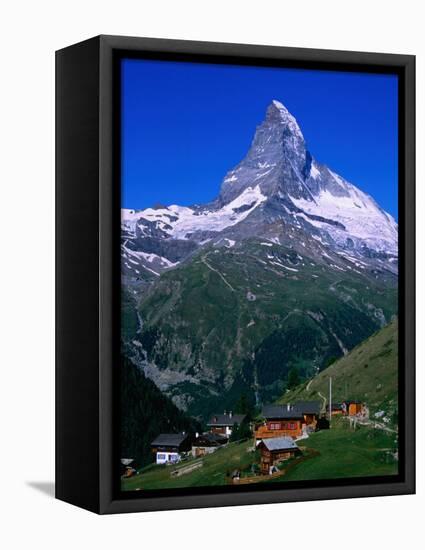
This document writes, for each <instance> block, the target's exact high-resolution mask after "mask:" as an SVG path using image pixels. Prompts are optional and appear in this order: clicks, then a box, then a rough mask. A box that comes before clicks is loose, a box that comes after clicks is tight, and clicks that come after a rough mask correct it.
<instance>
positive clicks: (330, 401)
mask: <svg viewBox="0 0 425 550" xmlns="http://www.w3.org/2000/svg"><path fill="white" fill-rule="evenodd" d="M331 419H332V376H329V428H330V427H331Z"/></svg>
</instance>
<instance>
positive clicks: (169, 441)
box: [151, 434, 188, 447]
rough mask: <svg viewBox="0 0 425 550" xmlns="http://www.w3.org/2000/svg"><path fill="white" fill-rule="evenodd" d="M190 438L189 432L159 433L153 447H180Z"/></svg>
mask: <svg viewBox="0 0 425 550" xmlns="http://www.w3.org/2000/svg"><path fill="white" fill-rule="evenodd" d="M187 438H188V434H159V435H158V437H156V438H155V439H154V440H153V441H152V443H151V445H152V447H161V446H164V447H178V446H179V445H181V444H182V443H183V441H185V440H186V439H187Z"/></svg>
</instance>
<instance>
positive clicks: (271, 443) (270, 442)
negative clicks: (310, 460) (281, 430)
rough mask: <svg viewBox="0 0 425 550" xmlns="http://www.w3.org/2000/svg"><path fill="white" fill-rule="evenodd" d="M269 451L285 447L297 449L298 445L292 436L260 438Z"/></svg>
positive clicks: (282, 449) (280, 449)
mask: <svg viewBox="0 0 425 550" xmlns="http://www.w3.org/2000/svg"><path fill="white" fill-rule="evenodd" d="M262 442H263V444H264V445H265V446H266V448H267V449H268V450H269V451H284V450H286V449H288V450H291V449H298V445H297V444H296V443H295V441H294V440H293V439H292V437H270V438H267V439H263V440H262Z"/></svg>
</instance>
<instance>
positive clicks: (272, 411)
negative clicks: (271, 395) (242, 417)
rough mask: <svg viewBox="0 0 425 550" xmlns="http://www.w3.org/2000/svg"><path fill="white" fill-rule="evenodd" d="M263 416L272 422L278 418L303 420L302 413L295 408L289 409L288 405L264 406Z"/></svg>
mask: <svg viewBox="0 0 425 550" xmlns="http://www.w3.org/2000/svg"><path fill="white" fill-rule="evenodd" d="M261 414H262V416H264V418H267V419H270V420H273V419H278V418H288V419H294V420H299V419H302V418H303V415H302V412H300V411H299V410H298V409H294V408H293V407H291V408H289V409H288V406H287V405H264V407H263V410H262V411H261Z"/></svg>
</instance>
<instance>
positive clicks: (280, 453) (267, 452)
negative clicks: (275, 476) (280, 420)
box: [258, 437, 300, 475]
mask: <svg viewBox="0 0 425 550" xmlns="http://www.w3.org/2000/svg"><path fill="white" fill-rule="evenodd" d="M258 448H259V449H260V452H261V473H262V474H263V475H269V474H271V473H272V469H273V466H276V465H277V464H279V463H280V462H282V461H283V460H288V459H289V458H292V457H293V456H295V455H296V454H298V453H299V452H300V450H299V448H298V445H297V444H296V443H295V441H294V440H293V439H292V438H291V437H272V438H269V439H263V440H262V441H261V442H260V443H259V445H258Z"/></svg>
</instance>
